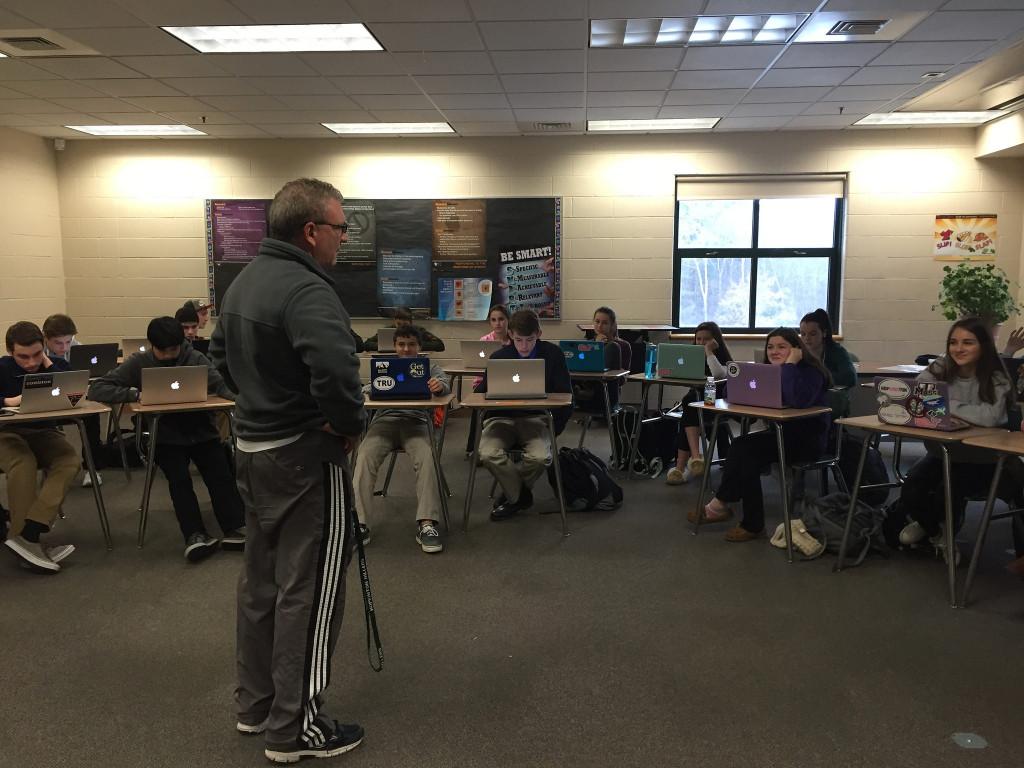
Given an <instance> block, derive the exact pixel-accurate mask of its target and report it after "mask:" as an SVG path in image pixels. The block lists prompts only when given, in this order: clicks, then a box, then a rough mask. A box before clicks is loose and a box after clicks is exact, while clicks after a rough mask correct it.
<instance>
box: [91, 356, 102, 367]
mask: <svg viewBox="0 0 1024 768" xmlns="http://www.w3.org/2000/svg"><path fill="white" fill-rule="evenodd" d="M99 361H100V359H99V358H98V357H96V356H95V355H93V356H92V357H90V358H89V365H97V364H98V363H99Z"/></svg>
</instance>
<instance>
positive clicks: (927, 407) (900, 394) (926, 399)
mask: <svg viewBox="0 0 1024 768" xmlns="http://www.w3.org/2000/svg"><path fill="white" fill-rule="evenodd" d="M875 394H876V396H877V397H878V420H879V421H881V422H883V423H885V424H894V425H899V426H902V427H918V428H920V429H936V430H939V431H940V432H955V431H957V430H959V429H967V428H968V427H970V426H971V425H970V424H969V423H967V422H966V421H964V420H963V419H959V418H957V417H956V416H954V415H953V414H952V413H950V407H949V384H947V383H946V382H944V381H928V382H925V381H906V380H905V379H895V378H886V377H883V376H879V377H877V378H875Z"/></svg>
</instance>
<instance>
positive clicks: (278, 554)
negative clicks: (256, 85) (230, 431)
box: [210, 179, 365, 762]
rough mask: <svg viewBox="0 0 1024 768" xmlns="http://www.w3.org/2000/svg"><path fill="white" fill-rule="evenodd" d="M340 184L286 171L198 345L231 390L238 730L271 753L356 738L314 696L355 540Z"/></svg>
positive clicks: (330, 750) (288, 757)
mask: <svg viewBox="0 0 1024 768" xmlns="http://www.w3.org/2000/svg"><path fill="white" fill-rule="evenodd" d="M342 202H343V198H342V196H341V193H340V192H339V191H338V190H337V189H335V188H334V187H333V186H331V185H330V184H328V183H326V182H323V181H319V180H317V179H297V180H295V181H290V182H288V183H287V184H285V185H284V187H282V188H281V190H280V191H279V192H278V193H277V195H276V196H275V197H274V200H273V202H272V203H271V204H270V210H269V212H268V215H267V218H268V223H269V235H270V236H269V237H267V238H264V240H263V241H262V242H261V243H260V247H259V252H258V254H257V256H256V258H255V260H253V261H252V263H250V264H249V265H248V266H247V267H246V268H245V269H244V270H242V272H241V274H239V276H238V277H237V278H236V279H235V280H234V282H233V283H232V285H231V287H230V288H229V289H228V291H227V293H226V295H225V296H224V300H223V302H222V305H221V313H220V320H219V322H218V323H217V328H216V330H215V331H214V333H213V338H212V339H211V342H210V356H211V358H212V359H213V361H214V363H215V364H216V366H217V368H218V370H219V371H220V372H221V374H222V375H223V376H224V379H225V381H227V382H228V384H229V386H230V387H231V388H232V389H234V390H235V391H236V392H238V399H237V400H236V401H235V434H236V438H237V448H238V451H237V454H236V463H237V470H238V489H239V491H240V492H241V494H242V499H243V501H244V502H245V519H246V528H247V534H248V540H247V542H246V547H245V568H244V570H243V572H242V575H241V577H240V579H239V582H238V627H237V632H238V637H237V643H238V646H237V666H238V688H237V689H236V692H235V701H236V704H237V710H238V726H237V727H238V730H239V731H240V732H242V733H246V734H258V733H264V734H265V737H264V738H265V741H266V751H265V754H266V756H267V757H268V758H269V759H270V760H273V761H276V762H295V761H297V760H299V759H300V758H302V757H307V756H309V757H331V756H334V755H338V754H341V753H343V752H347V751H349V750H350V749H353V748H354V747H356V746H358V745H359V743H360V742H361V741H362V739H363V729H362V728H361V727H359V726H358V725H343V724H340V723H338V722H337V721H335V720H334V719H333V717H331V716H330V715H329V714H328V713H327V710H326V708H325V707H324V703H323V699H322V696H323V693H324V691H325V689H326V688H327V685H328V683H329V681H330V672H331V655H332V653H333V651H334V646H335V643H336V641H337V637H338V631H339V629H340V628H341V619H342V613H343V610H344V604H345V570H346V568H347V566H348V563H349V560H350V555H351V551H352V544H353V542H354V538H353V536H354V524H353V520H354V518H353V515H352V512H351V510H352V491H351V488H352V485H351V470H350V466H349V460H348V457H349V454H350V453H351V452H352V450H353V449H354V448H355V446H356V444H357V443H358V439H359V437H358V436H359V435H360V434H362V430H363V422H364V419H365V412H364V410H363V398H362V394H361V391H360V382H359V360H358V358H357V357H356V353H355V344H354V342H353V340H352V335H351V331H350V327H349V317H348V313H347V312H346V311H345V308H344V307H343V306H342V304H341V300H340V299H339V298H338V294H337V293H336V292H335V290H334V283H333V281H332V279H331V278H330V277H329V275H328V273H327V270H329V269H330V268H331V267H332V266H333V265H334V262H335V258H336V254H337V251H338V248H339V246H340V245H341V243H344V242H345V241H346V240H347V239H348V238H347V235H346V231H347V228H348V225H347V224H346V222H345V213H344V211H343V210H342V207H341V206H342Z"/></svg>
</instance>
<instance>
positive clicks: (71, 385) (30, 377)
mask: <svg viewBox="0 0 1024 768" xmlns="http://www.w3.org/2000/svg"><path fill="white" fill-rule="evenodd" d="M88 389H89V372H88V371H54V372H53V373H27V374H25V378H24V380H23V383H22V385H21V407H20V408H19V409H18V410H19V411H20V412H21V413H44V412H46V411H64V410H67V409H68V408H74V407H75V406H76V405H78V404H79V403H80V402H81V401H82V400H83V399H84V398H85V393H86V391H87V390H88Z"/></svg>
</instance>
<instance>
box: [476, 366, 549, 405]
mask: <svg viewBox="0 0 1024 768" xmlns="http://www.w3.org/2000/svg"><path fill="white" fill-rule="evenodd" d="M484 397H485V398H486V399H487V400H542V399H543V398H545V397H547V391H546V389H545V384H544V361H543V360H530V359H526V360H493V359H492V360H488V361H487V394H485V395H484Z"/></svg>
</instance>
